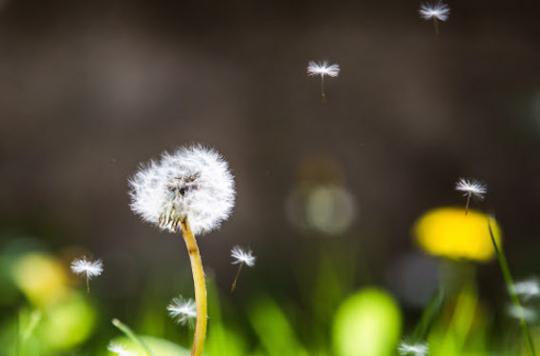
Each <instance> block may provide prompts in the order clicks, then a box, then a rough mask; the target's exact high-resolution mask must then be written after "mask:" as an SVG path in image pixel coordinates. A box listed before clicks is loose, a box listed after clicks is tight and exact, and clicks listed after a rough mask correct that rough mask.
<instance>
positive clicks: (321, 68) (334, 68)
mask: <svg viewBox="0 0 540 356" xmlns="http://www.w3.org/2000/svg"><path fill="white" fill-rule="evenodd" d="M339 70H340V68H339V64H328V62H327V61H323V62H315V61H309V63H308V66H307V74H308V75H309V76H315V75H320V76H321V77H324V76H325V75H327V76H329V77H337V76H338V74H339Z"/></svg>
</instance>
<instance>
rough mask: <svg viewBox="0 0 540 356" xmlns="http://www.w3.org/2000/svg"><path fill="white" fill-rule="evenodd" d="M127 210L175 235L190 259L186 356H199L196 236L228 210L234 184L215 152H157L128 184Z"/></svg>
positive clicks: (201, 331)
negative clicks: (191, 309)
mask: <svg viewBox="0 0 540 356" xmlns="http://www.w3.org/2000/svg"><path fill="white" fill-rule="evenodd" d="M129 184H130V188H131V191H130V196H131V209H132V210H133V211H134V212H135V214H137V215H139V216H140V217H141V218H142V219H143V220H145V221H147V222H149V223H152V224H154V225H156V226H158V227H159V228H160V229H162V230H167V231H169V232H177V231H181V232H182V236H183V238H184V241H185V243H186V248H187V250H188V253H189V257H190V260H191V270H192V273H193V283H194V286H195V301H196V305H197V308H196V310H197V312H196V316H197V323H196V326H195V335H194V337H193V347H192V355H193V356H199V355H202V352H203V346H204V339H205V337H206V326H207V293H206V281H205V276H204V268H203V265H202V260H201V254H200V251H199V247H198V245H197V240H196V239H195V235H196V234H203V233H206V232H209V231H212V230H215V229H216V228H218V227H219V225H220V224H221V223H222V222H223V221H225V220H226V219H227V218H228V217H229V215H230V214H231V211H232V208H233V206H234V198H235V189H234V179H233V176H232V174H231V172H230V171H229V166H228V164H227V162H226V161H225V160H224V159H223V158H222V157H221V155H220V154H219V153H217V152H216V151H214V150H212V149H209V148H205V147H203V146H200V145H195V146H191V147H186V148H180V149H178V150H176V151H175V152H174V153H172V154H169V153H163V154H162V155H161V159H160V160H159V161H151V162H150V163H149V164H147V165H146V166H143V167H141V168H140V169H139V171H138V172H137V173H136V174H135V175H134V176H133V178H131V179H130V181H129Z"/></svg>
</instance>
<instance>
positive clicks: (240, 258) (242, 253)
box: [231, 246, 256, 267]
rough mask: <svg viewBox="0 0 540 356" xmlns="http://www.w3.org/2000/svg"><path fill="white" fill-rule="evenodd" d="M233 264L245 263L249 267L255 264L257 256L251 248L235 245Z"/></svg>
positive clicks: (232, 251) (232, 253)
mask: <svg viewBox="0 0 540 356" xmlns="http://www.w3.org/2000/svg"><path fill="white" fill-rule="evenodd" d="M231 257H232V259H233V261H232V264H233V265H237V264H245V265H246V266H248V267H253V266H255V259H256V257H255V256H253V252H252V251H251V250H244V249H242V248H241V247H240V246H234V247H233V248H232V250H231Z"/></svg>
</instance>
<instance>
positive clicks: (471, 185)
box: [456, 178, 487, 215]
mask: <svg viewBox="0 0 540 356" xmlns="http://www.w3.org/2000/svg"><path fill="white" fill-rule="evenodd" d="M456 190H457V191H458V192H463V196H464V197H466V198H467V202H466V203H465V215H467V213H468V212H469V206H470V204H471V198H473V197H474V198H477V199H478V200H483V199H484V195H486V193H487V186H486V185H485V184H482V183H480V182H478V181H477V180H468V179H464V178H460V179H459V180H458V181H457V183H456Z"/></svg>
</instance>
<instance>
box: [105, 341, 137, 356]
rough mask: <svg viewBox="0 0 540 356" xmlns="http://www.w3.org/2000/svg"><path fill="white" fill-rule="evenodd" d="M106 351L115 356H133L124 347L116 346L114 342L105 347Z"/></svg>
mask: <svg viewBox="0 0 540 356" xmlns="http://www.w3.org/2000/svg"><path fill="white" fill-rule="evenodd" d="M107 350H109V351H110V352H112V353H114V354H117V355H118V356H133V353H132V352H129V351H128V350H126V348H125V347H124V346H122V345H119V344H116V343H114V342H111V343H110V344H109V346H108V347H107Z"/></svg>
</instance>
